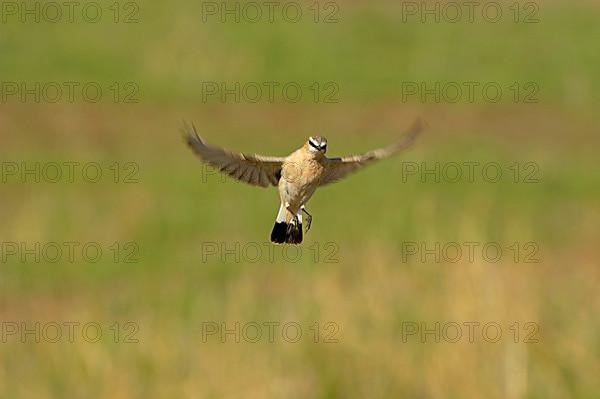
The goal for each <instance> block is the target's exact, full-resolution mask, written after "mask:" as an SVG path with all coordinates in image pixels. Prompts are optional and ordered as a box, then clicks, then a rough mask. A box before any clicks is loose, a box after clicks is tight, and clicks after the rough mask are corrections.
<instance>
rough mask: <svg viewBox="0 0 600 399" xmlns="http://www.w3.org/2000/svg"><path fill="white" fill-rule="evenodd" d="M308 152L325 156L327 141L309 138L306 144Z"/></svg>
mask: <svg viewBox="0 0 600 399" xmlns="http://www.w3.org/2000/svg"><path fill="white" fill-rule="evenodd" d="M306 145H307V147H308V151H309V152H311V153H320V154H325V153H326V152H327V139H326V138H325V137H321V136H311V137H309V138H308V141H307V142H306Z"/></svg>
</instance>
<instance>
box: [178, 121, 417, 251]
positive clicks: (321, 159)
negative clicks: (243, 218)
mask: <svg viewBox="0 0 600 399" xmlns="http://www.w3.org/2000/svg"><path fill="white" fill-rule="evenodd" d="M423 129H424V122H423V121H422V120H421V119H417V120H416V121H415V122H414V123H413V124H412V126H411V127H410V128H409V130H408V131H407V132H406V133H405V134H404V135H403V136H402V137H401V138H400V139H399V140H398V141H396V142H395V143H392V144H390V145H388V146H387V147H383V148H379V149H376V150H372V151H369V152H366V153H364V154H361V155H350V156H346V157H340V158H328V157H327V156H326V155H325V154H326V153H327V139H326V138H325V137H322V136H310V137H309V138H308V140H307V141H306V142H305V143H304V145H303V146H302V147H300V148H299V149H297V150H296V151H294V152H292V153H291V154H290V155H288V156H286V157H272V156H264V155H258V154H245V153H238V152H233V151H229V150H226V149H223V148H219V147H215V146H212V145H209V144H207V143H206V142H205V141H204V140H203V139H202V138H201V137H200V135H199V134H198V131H197V129H196V126H195V125H194V124H192V125H191V126H190V125H189V124H188V123H187V122H185V121H184V123H183V128H182V131H183V133H184V139H185V141H186V143H187V145H188V146H189V147H190V148H191V149H192V151H193V152H194V153H195V154H196V155H197V156H198V157H199V158H200V159H201V160H202V161H204V162H205V163H207V164H209V165H210V166H212V167H214V168H216V169H217V170H219V171H220V172H222V173H225V174H227V175H229V176H231V177H233V178H235V179H237V180H239V181H241V182H244V183H248V184H250V185H253V186H259V187H269V186H276V187H277V188H278V189H279V199H280V206H279V211H278V212H277V217H276V219H275V225H274V226H273V230H272V231H271V242H273V243H275V244H300V243H301V242H302V239H303V233H302V215H303V214H305V215H306V232H307V233H308V231H309V230H310V228H311V225H312V219H313V217H312V215H311V214H310V213H308V211H307V210H306V204H307V202H308V201H309V200H310V198H311V197H312V196H313V194H314V193H315V191H316V190H317V188H319V187H322V186H325V185H327V184H331V183H334V182H337V181H339V180H341V179H342V178H344V177H346V176H348V175H349V174H351V173H353V172H355V171H357V170H359V169H362V168H363V167H365V166H367V165H371V164H372V163H374V162H376V161H378V160H381V159H385V158H388V157H390V156H392V155H394V154H397V153H398V152H400V151H402V150H404V149H405V148H407V147H409V146H410V145H411V144H412V143H413V142H414V141H415V139H416V137H417V136H418V135H419V134H420V133H421V131H422V130H423Z"/></svg>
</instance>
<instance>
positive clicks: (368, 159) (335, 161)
mask: <svg viewBox="0 0 600 399" xmlns="http://www.w3.org/2000/svg"><path fill="white" fill-rule="evenodd" d="M424 126H425V125H424V123H423V121H422V120H421V119H417V120H416V121H415V123H414V124H413V126H412V127H411V128H410V129H409V131H408V132H407V133H406V134H405V135H404V136H403V137H402V138H401V139H400V140H399V141H398V142H396V143H393V144H390V145H389V146H387V147H384V148H379V149H377V150H373V151H369V152H367V153H364V154H361V155H350V156H347V157H343V158H329V159H328V160H327V166H326V168H325V169H326V171H325V174H324V175H323V177H322V178H321V181H320V183H319V185H320V186H324V185H326V184H330V183H335V182H337V181H338V180H340V179H343V178H344V177H346V176H348V175H349V174H351V173H353V172H355V171H357V170H359V169H361V168H363V167H365V166H367V165H370V164H372V163H374V162H376V161H378V160H380V159H385V158H388V157H390V156H392V155H394V154H397V153H398V152H400V151H402V150H404V149H405V148H407V147H409V146H410V145H411V144H412V143H413V142H414V141H415V139H416V137H417V136H418V135H419V133H421V132H422V131H423V129H424Z"/></svg>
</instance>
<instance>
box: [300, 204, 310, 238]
mask: <svg viewBox="0 0 600 399" xmlns="http://www.w3.org/2000/svg"><path fill="white" fill-rule="evenodd" d="M300 209H302V212H304V213H306V231H307V232H308V230H310V225H311V224H312V215H311V214H310V213H308V212H307V211H306V208H304V205H302V206H301V207H300Z"/></svg>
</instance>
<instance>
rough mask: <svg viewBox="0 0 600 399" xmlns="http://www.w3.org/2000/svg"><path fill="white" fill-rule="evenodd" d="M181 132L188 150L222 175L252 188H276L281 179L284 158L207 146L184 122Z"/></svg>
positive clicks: (193, 128)
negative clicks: (188, 147)
mask: <svg viewBox="0 0 600 399" xmlns="http://www.w3.org/2000/svg"><path fill="white" fill-rule="evenodd" d="M183 132H184V133H185V140H186V142H187V144H188V145H189V146H190V148H191V149H192V150H193V151H194V152H195V153H196V155H198V156H199V157H200V158H201V159H202V160H203V161H204V162H206V163H207V164H209V165H211V166H213V167H215V168H216V169H218V170H219V171H221V172H222V173H225V174H227V175H229V176H231V177H234V178H236V179H238V180H239V181H243V182H245V183H248V184H251V185H253V186H261V187H268V186H269V185H270V184H271V185H273V186H276V185H277V184H278V183H279V178H280V177H281V164H282V163H283V161H284V160H285V158H278V157H266V156H262V155H256V154H251V155H250V154H242V153H234V152H231V151H227V150H225V149H222V148H217V147H212V146H209V145H207V144H206V143H205V142H204V141H203V140H202V139H201V138H200V136H198V132H197V131H196V127H195V126H193V125H192V126H189V125H188V124H187V123H185V122H184V126H183Z"/></svg>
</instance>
